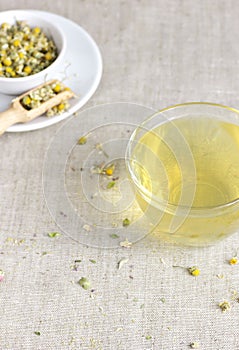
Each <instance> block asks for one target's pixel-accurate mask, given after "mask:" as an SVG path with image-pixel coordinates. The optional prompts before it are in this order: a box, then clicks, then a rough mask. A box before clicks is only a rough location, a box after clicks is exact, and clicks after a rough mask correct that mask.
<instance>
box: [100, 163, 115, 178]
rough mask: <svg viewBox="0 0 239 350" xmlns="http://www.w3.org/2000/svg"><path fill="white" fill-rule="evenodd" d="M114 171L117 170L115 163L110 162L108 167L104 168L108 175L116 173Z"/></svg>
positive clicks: (104, 172)
mask: <svg viewBox="0 0 239 350" xmlns="http://www.w3.org/2000/svg"><path fill="white" fill-rule="evenodd" d="M114 171H115V165H114V164H110V165H108V166H107V167H106V168H104V169H103V174H105V175H108V176H112V175H113V174H114Z"/></svg>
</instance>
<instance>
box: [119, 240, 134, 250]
mask: <svg viewBox="0 0 239 350" xmlns="http://www.w3.org/2000/svg"><path fill="white" fill-rule="evenodd" d="M120 246H121V247H123V248H131V247H132V242H129V241H128V239H127V238H126V240H125V241H123V242H120Z"/></svg>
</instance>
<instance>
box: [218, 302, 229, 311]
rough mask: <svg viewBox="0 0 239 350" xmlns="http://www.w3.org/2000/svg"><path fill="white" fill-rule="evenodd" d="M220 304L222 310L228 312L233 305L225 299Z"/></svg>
mask: <svg viewBox="0 0 239 350" xmlns="http://www.w3.org/2000/svg"><path fill="white" fill-rule="evenodd" d="M218 306H219V307H220V309H221V310H222V312H227V311H229V310H230V308H231V305H230V303H229V302H228V301H226V300H225V301H223V302H222V303H220V304H218Z"/></svg>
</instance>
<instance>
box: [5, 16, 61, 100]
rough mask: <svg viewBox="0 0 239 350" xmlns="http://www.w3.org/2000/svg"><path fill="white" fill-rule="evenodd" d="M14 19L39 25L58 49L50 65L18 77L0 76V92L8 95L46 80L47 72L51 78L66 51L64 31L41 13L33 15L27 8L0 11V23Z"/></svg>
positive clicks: (16, 93)
mask: <svg viewBox="0 0 239 350" xmlns="http://www.w3.org/2000/svg"><path fill="white" fill-rule="evenodd" d="M16 21H26V23H27V24H28V25H29V26H30V27H40V28H41V29H42V30H43V31H44V33H45V34H46V35H47V36H48V37H51V38H52V39H53V41H54V43H55V45H56V47H57V50H58V56H57V58H56V59H55V61H54V62H53V63H51V65H49V66H48V67H47V68H45V69H43V70H42V71H41V72H39V73H36V74H32V75H29V76H27V77H20V78H6V77H0V92H1V93H3V94H8V95H20V94H22V93H24V92H25V91H27V90H30V89H32V88H34V87H36V86H37V85H40V84H42V83H44V82H45V81H46V80H48V75H49V74H50V75H51V78H52V73H54V72H57V70H58V69H60V68H61V64H62V62H63V59H64V56H65V52H66V38H65V35H64V32H63V31H62V30H61V28H59V27H57V26H56V25H55V24H54V23H52V22H49V21H47V20H45V19H44V17H43V16H41V14H39V15H35V14H34V15H33V14H32V13H31V12H30V11H27V10H12V11H4V12H0V25H1V24H2V23H3V22H7V23H9V24H15V23H16Z"/></svg>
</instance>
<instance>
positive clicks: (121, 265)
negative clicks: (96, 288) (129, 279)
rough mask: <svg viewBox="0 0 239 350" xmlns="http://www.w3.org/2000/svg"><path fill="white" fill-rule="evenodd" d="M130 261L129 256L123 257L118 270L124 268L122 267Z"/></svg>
mask: <svg viewBox="0 0 239 350" xmlns="http://www.w3.org/2000/svg"><path fill="white" fill-rule="evenodd" d="M128 261H129V259H128V258H122V259H120V260H119V262H118V264H117V266H118V270H120V269H122V267H123V266H124V265H125V264H126V263H127V262H128Z"/></svg>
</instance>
